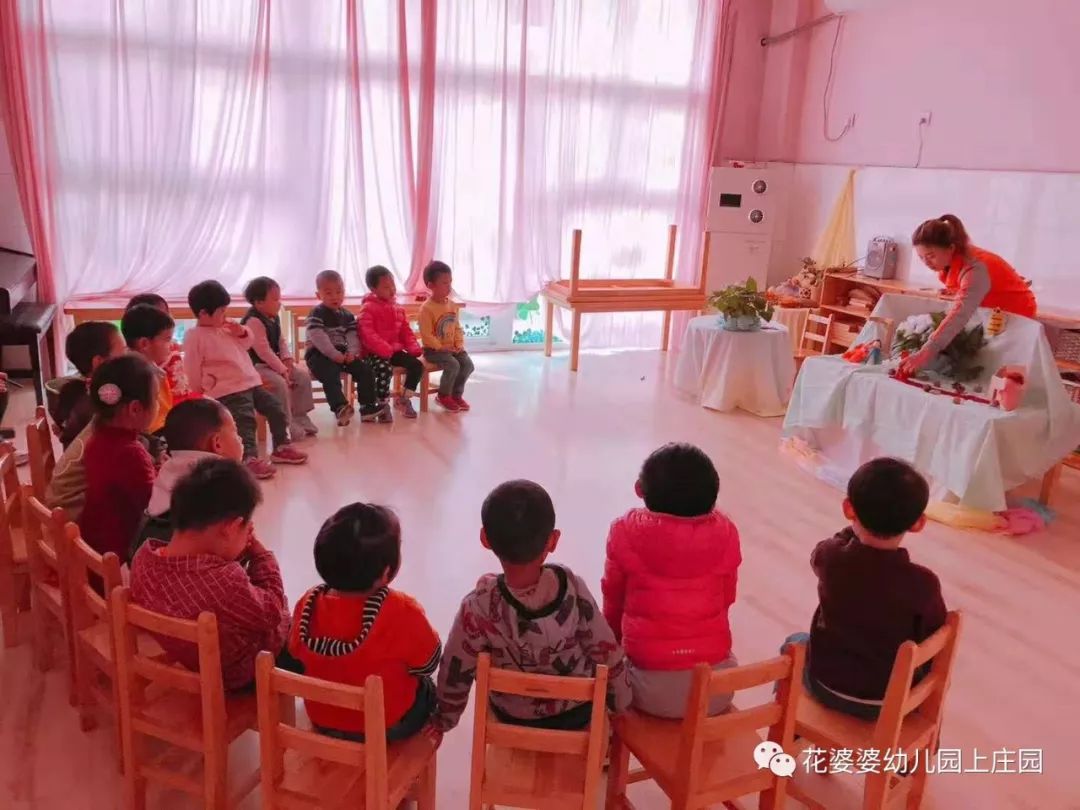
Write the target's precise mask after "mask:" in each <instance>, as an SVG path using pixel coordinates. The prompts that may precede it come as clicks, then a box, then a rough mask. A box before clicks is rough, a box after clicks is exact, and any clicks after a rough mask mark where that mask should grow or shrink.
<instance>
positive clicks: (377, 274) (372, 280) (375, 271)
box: [364, 264, 394, 291]
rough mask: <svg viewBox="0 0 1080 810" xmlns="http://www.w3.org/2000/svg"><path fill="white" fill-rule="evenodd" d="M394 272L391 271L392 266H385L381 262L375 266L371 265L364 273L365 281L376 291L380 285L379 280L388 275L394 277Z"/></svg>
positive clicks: (370, 288)
mask: <svg viewBox="0 0 1080 810" xmlns="http://www.w3.org/2000/svg"><path fill="white" fill-rule="evenodd" d="M393 275H394V274H393V273H391V272H390V268H388V267H383V266H382V265H381V264H377V265H375V266H374V267H369V268H368V271H367V272H366V273H365V274H364V283H365V284H367V288H368V289H369V290H372V291H374V290H375V288H376V287H378V286H379V282H380V281H382V280H383V279H384V278H386V277H387V276H390V277H391V278H393Z"/></svg>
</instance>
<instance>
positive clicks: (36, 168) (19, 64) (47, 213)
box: [0, 0, 57, 303]
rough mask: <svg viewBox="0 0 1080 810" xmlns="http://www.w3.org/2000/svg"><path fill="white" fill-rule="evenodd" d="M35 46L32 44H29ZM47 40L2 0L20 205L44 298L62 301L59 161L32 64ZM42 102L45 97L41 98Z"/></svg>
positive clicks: (4, 74)
mask: <svg viewBox="0 0 1080 810" xmlns="http://www.w3.org/2000/svg"><path fill="white" fill-rule="evenodd" d="M27 45H30V46H31V47H29V48H27V47H26V46H27ZM43 46H44V41H43V38H42V41H36V42H30V43H27V42H26V41H25V40H24V38H23V31H22V26H21V25H20V22H19V12H18V2H17V0H0V113H2V115H3V122H4V130H5V132H6V133H7V142H8V151H9V152H10V154H11V165H12V167H13V168H14V172H15V183H16V185H17V186H18V190H19V205H20V207H21V208H22V213H23V219H24V220H25V222H26V229H27V232H28V233H29V235H30V243H31V245H32V247H33V251H34V256H35V258H36V259H37V280H38V296H39V298H40V299H41V300H43V301H46V302H49V303H54V302H56V300H57V289H56V277H55V273H54V269H53V239H54V232H53V217H52V203H53V199H54V196H55V193H54V185H53V161H52V160H51V153H50V149H49V142H48V138H47V136H48V132H49V130H48V127H49V113H48V109H47V105H42V104H37V105H35V104H34V102H33V98H34V95H35V93H38V94H41V93H44V92H45V91H46V88H47V73H46V72H45V71H44V68H43V62H41V63H40V65H39V69H38V71H37V73H38V78H39V79H40V81H39V82H38V83H35V84H31V81H30V75H31V72H32V71H31V70H30V69H28V63H29V62H31V61H40V60H41V59H42V55H43V52H42V47H43ZM39 100H40V99H39Z"/></svg>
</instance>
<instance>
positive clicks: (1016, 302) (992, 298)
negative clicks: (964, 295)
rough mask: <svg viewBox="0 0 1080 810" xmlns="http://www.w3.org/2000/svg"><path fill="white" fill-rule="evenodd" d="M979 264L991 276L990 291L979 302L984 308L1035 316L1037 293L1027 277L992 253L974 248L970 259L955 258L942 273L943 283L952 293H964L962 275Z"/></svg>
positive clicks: (970, 251) (972, 247) (963, 257)
mask: <svg viewBox="0 0 1080 810" xmlns="http://www.w3.org/2000/svg"><path fill="white" fill-rule="evenodd" d="M975 262H982V263H983V264H984V265H986V270H987V272H989V273H990V292H988V293H987V294H986V297H985V298H984V299H983V300H982V301H981V302H980V303H979V306H981V307H989V308H1001V309H1003V310H1005V311H1006V312H1012V313H1015V314H1016V315H1023V316H1025V317H1028V318H1034V317H1035V309H1036V305H1035V294H1034V293H1033V292H1031V288H1030V287H1028V285H1027V282H1026V281H1025V280H1024V278H1023V276H1021V275H1020V274H1019V273H1017V272H1016V270H1015V269H1013V266H1012V265H1011V264H1009V263H1008V262H1007V261H1005V260H1004V259H1003V258H1001V257H1000V256H998V255H997V254H996V253H991V252H990V251H989V250H983V249H982V248H978V247H975V246H974V245H972V246H971V247H969V248H968V253H967V255H966V256H961V255H959V254H957V255H956V256H954V257H953V260H952V264H950V265H949V269H948V270H946V271H945V272H944V273H942V274H941V283H942V284H944V285H945V289H946V290H948V291H949V292H951V293H957V292H959V291H960V276H961V275H962V273H963V271H964V270H965V269H966V268H968V267H970V266H971V265H972V264H974V263H975Z"/></svg>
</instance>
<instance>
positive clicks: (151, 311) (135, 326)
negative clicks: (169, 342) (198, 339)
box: [120, 304, 176, 349]
mask: <svg viewBox="0 0 1080 810" xmlns="http://www.w3.org/2000/svg"><path fill="white" fill-rule="evenodd" d="M175 326H176V324H175V323H174V322H173V319H172V316H171V315H169V313H167V312H164V311H162V310H160V309H158V308H157V307H155V306H152V305H151V304H136V305H135V306H133V307H131V308H130V309H128V310H127V312H125V313H124V317H123V318H122V319H121V320H120V331H121V333H122V334H123V335H124V341H125V342H126V343H127V345H128V348H129V349H135V348H137V346H136V344H137V343H138V341H139V340H141V339H142V338H146V339H147V340H153V339H154V338H156V337H157V336H158V335H160V334H161V333H162V332H166V331H168V330H169V329H172V328H174V327H175Z"/></svg>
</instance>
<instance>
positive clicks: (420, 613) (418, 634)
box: [401, 597, 442, 675]
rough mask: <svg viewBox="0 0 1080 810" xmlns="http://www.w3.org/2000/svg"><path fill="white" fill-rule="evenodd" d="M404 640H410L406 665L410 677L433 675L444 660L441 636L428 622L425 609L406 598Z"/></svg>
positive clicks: (403, 616)
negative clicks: (440, 661) (441, 660)
mask: <svg viewBox="0 0 1080 810" xmlns="http://www.w3.org/2000/svg"><path fill="white" fill-rule="evenodd" d="M403 608H404V610H403V613H402V625H403V628H402V630H403V632H402V636H401V637H402V638H405V639H408V641H407V648H406V651H405V665H406V666H407V667H408V671H409V674H410V675H433V674H434V673H435V670H437V669H438V668H439V660H440V659H441V658H442V643H441V642H440V640H439V634H438V633H436V632H435V628H433V627H432V626H431V623H430V622H429V621H428V618H427V615H426V614H425V613H424V609H423V608H422V607H420V605H419V603H417V602H416V601H415V600H413V599H411V598H408V597H406V599H405V602H404V605H403Z"/></svg>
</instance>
